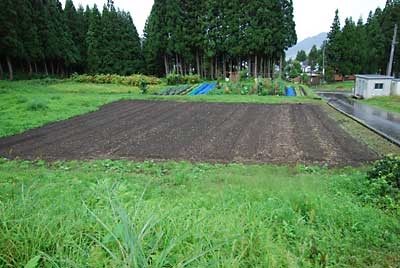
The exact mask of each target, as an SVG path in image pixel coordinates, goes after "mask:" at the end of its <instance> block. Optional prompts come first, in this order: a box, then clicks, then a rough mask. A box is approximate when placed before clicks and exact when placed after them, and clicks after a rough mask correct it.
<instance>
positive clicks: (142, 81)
mask: <svg viewBox="0 0 400 268" xmlns="http://www.w3.org/2000/svg"><path fill="white" fill-rule="evenodd" d="M139 88H140V91H141V92H142V94H146V93H147V81H146V79H144V78H142V79H140V82H139Z"/></svg>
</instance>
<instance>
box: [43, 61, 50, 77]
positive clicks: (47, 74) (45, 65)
mask: <svg viewBox="0 0 400 268" xmlns="http://www.w3.org/2000/svg"><path fill="white" fill-rule="evenodd" d="M44 73H45V74H46V76H49V70H48V69H47V62H46V60H45V61H44Z"/></svg>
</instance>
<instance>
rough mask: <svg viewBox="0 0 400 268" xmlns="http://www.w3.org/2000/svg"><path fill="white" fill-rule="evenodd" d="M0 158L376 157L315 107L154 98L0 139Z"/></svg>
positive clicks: (354, 161) (346, 160)
mask: <svg viewBox="0 0 400 268" xmlns="http://www.w3.org/2000/svg"><path fill="white" fill-rule="evenodd" d="M0 156H3V157H8V158H13V159H14V158H21V159H27V160H34V159H44V160H49V161H53V160H89V159H130V160H137V161H142V160H149V159H152V160H156V161H163V160H189V161H204V162H218V163H228V162H241V163H274V164H295V163H303V164H316V165H321V164H325V163H326V164H329V165H335V166H343V165H359V164H362V163H366V162H370V161H373V160H375V159H376V158H377V157H378V156H377V155H376V154H375V153H374V152H372V151H370V150H369V149H368V148H367V147H366V146H364V145H362V144H360V143H358V142H357V141H356V140H354V139H353V138H351V137H350V136H349V135H348V134H347V133H345V132H344V131H343V130H342V129H341V128H339V127H338V126H337V125H336V123H335V122H334V121H333V120H332V119H330V118H329V117H328V116H327V115H326V114H325V112H324V111H323V110H322V109H321V108H320V107H319V106H315V105H300V104H299V105H289V104H283V105H265V104H223V103H179V102H155V101H119V102H115V103H112V104H109V105H106V106H104V107H102V109H100V110H99V111H97V112H94V113H90V114H87V115H83V116H79V117H75V118H72V119H70V120H66V121H62V122H58V123H54V124H50V125H47V126H44V127H42V128H38V129H33V130H30V131H27V132H25V133H23V134H21V135H17V136H13V137H8V138H3V139H0Z"/></svg>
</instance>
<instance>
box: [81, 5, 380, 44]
mask: <svg viewBox="0 0 400 268" xmlns="http://www.w3.org/2000/svg"><path fill="white" fill-rule="evenodd" d="M105 2H106V0H74V3H75V5H76V6H77V5H78V4H82V5H84V6H86V5H90V6H92V5H93V4H94V3H96V4H97V5H98V6H99V7H100V8H102V7H103V4H104V3H105ZM114 2H115V5H116V6H117V7H119V8H121V9H124V10H126V11H129V12H130V13H131V15H132V17H133V20H134V22H135V25H136V27H137V29H138V31H139V34H140V35H141V34H142V33H143V28H144V25H145V22H146V19H147V16H148V15H149V14H150V10H151V7H152V5H153V0H114ZM385 3H386V0H294V5H295V7H294V8H295V19H296V24H297V26H296V30H297V35H298V39H299V41H301V40H303V39H305V38H307V37H310V36H314V35H317V34H319V33H321V32H328V31H329V29H330V26H331V24H332V21H333V18H334V15H335V10H336V9H337V8H338V9H339V14H340V18H341V20H342V21H344V19H345V18H346V17H349V16H352V17H353V18H354V19H355V20H358V18H359V17H360V16H363V18H364V19H366V18H367V17H368V14H369V11H370V10H373V11H374V10H375V9H376V8H377V7H378V6H380V7H382V8H383V7H384V6H385Z"/></svg>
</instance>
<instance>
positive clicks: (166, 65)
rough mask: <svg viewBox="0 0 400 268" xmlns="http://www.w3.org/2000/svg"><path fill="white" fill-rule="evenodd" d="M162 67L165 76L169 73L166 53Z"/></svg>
mask: <svg viewBox="0 0 400 268" xmlns="http://www.w3.org/2000/svg"><path fill="white" fill-rule="evenodd" d="M164 67H165V75H166V76H167V75H168V74H169V66H168V59H167V55H166V54H164Z"/></svg>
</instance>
